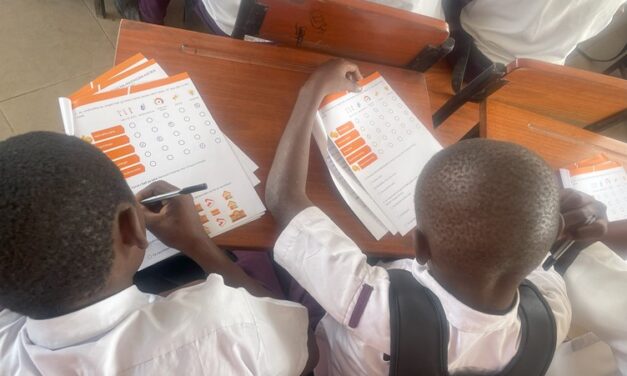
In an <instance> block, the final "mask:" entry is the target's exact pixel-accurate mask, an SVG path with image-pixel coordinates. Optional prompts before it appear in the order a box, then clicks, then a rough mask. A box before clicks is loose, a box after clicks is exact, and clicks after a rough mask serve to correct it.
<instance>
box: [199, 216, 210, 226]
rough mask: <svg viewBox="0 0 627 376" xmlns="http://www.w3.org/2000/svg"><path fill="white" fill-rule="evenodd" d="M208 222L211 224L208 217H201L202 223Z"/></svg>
mask: <svg viewBox="0 0 627 376" xmlns="http://www.w3.org/2000/svg"><path fill="white" fill-rule="evenodd" d="M207 222H209V218H207V216H206V215H201V216H200V223H202V224H205V223H207Z"/></svg>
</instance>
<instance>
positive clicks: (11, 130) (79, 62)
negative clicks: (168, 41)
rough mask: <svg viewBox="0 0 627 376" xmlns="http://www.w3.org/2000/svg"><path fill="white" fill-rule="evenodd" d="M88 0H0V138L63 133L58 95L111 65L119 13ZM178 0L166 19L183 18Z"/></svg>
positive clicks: (177, 22) (110, 6)
mask: <svg viewBox="0 0 627 376" xmlns="http://www.w3.org/2000/svg"><path fill="white" fill-rule="evenodd" d="M106 9H107V18H106V19H103V18H100V17H96V15H95V12H94V1H93V0H2V9H0V46H1V48H2V57H0V82H1V83H2V84H1V85H0V139H4V138H6V137H9V136H11V135H12V134H18V133H24V132H28V131H33V130H50V131H57V132H62V130H63V128H62V125H61V119H60V116H59V111H58V106H57V98H58V97H59V96H63V95H67V94H70V93H71V92H73V91H74V90H76V89H78V88H79V87H81V86H82V85H84V84H85V83H86V82H88V81H89V80H90V79H92V78H93V77H95V76H97V75H98V74H100V73H102V72H103V71H104V70H106V69H108V68H110V67H111V65H112V63H113V58H114V53H115V43H116V39H117V34H118V26H119V23H120V21H119V16H118V14H117V11H116V10H115V6H114V4H113V0H107V2H106ZM182 9H183V0H179V1H172V4H171V5H170V9H169V14H168V19H167V21H168V23H169V24H174V25H180V24H181V22H182Z"/></svg>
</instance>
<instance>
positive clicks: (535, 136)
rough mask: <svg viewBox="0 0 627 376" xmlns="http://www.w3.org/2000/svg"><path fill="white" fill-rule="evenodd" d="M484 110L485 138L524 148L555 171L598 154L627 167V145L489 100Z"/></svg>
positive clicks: (482, 123) (482, 121)
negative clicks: (535, 154) (542, 159)
mask: <svg viewBox="0 0 627 376" xmlns="http://www.w3.org/2000/svg"><path fill="white" fill-rule="evenodd" d="M482 107H483V108H482V119H481V132H482V137H487V138H490V139H495V140H502V141H509V142H514V143H517V144H519V145H522V146H525V147H527V148H529V149H531V150H533V151H535V152H536V153H538V154H539V155H540V156H542V158H544V159H545V160H546V161H547V163H548V164H549V165H551V167H553V168H559V167H564V166H565V165H568V164H570V163H572V162H576V161H579V160H582V159H584V158H588V157H591V156H594V155H596V154H599V153H605V154H606V155H607V156H608V157H610V158H611V159H613V160H615V161H617V162H621V163H623V165H624V166H627V144H626V143H624V142H620V141H618V140H614V139H612V138H609V137H605V136H601V135H599V134H597V133H593V132H590V131H587V130H585V129H581V128H579V127H577V126H574V125H571V124H567V123H564V122H561V121H558V120H555V119H553V118H551V117H548V116H545V115H542V114H538V113H535V112H531V111H528V110H526V109H521V108H518V107H515V106H512V105H509V104H505V103H502V102H498V101H493V100H491V99H490V98H488V100H487V103H486V104H484V105H483V106H482Z"/></svg>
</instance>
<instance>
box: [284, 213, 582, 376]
mask: <svg viewBox="0 0 627 376" xmlns="http://www.w3.org/2000/svg"><path fill="white" fill-rule="evenodd" d="M274 257H275V260H276V261H277V262H278V263H279V264H280V265H281V266H283V267H284V268H285V269H286V270H287V271H288V272H289V273H290V274H291V275H292V276H293V277H294V278H295V279H296V280H297V281H298V282H299V283H300V284H301V285H302V286H303V287H304V288H305V290H307V291H308V292H309V293H310V294H311V295H312V296H313V297H314V298H315V299H316V300H317V301H318V302H319V303H320V305H321V306H322V307H323V308H324V309H325V310H326V311H327V315H325V317H324V318H323V319H322V320H321V322H320V324H319V325H318V327H317V329H316V338H317V341H318V345H319V347H320V363H319V364H318V367H317V368H316V375H317V376H318V375H327V374H329V375H388V374H389V362H387V361H385V360H384V359H383V354H389V353H390V312H389V303H388V296H389V295H388V293H389V286H390V280H389V277H388V273H387V271H386V269H385V268H384V267H381V266H370V265H368V264H367V263H366V256H365V255H364V254H363V253H362V251H361V250H360V249H359V248H358V247H357V245H356V244H355V243H354V242H353V241H352V240H351V239H349V238H348V237H347V236H346V235H345V234H344V233H343V232H342V230H340V229H339V228H338V227H337V226H336V225H335V224H334V223H333V222H332V221H331V220H330V219H329V218H328V217H327V216H326V215H325V214H324V213H323V212H322V211H320V209H318V208H316V207H310V208H307V209H305V210H303V211H302V212H301V213H299V214H298V215H297V216H296V217H295V218H294V219H293V220H292V221H291V222H290V224H289V225H288V226H287V227H286V228H285V230H284V231H283V233H282V234H281V235H280V237H279V239H278V240H277V243H276V245H275V248H274ZM386 267H394V268H402V269H406V270H409V271H411V273H412V274H413V276H414V278H416V280H418V281H419V282H420V283H421V284H423V285H424V286H426V287H427V288H429V289H430V290H431V291H432V292H433V293H434V294H435V295H436V296H437V297H438V298H439V300H440V302H441V303H442V306H443V308H444V312H445V313H446V317H447V319H448V321H449V333H450V340H449V350H448V366H449V371H451V372H452V371H460V370H462V369H467V368H469V367H473V368H475V369H484V370H500V369H502V368H503V367H504V366H505V365H507V364H508V363H509V361H510V360H511V358H512V357H513V356H514V355H515V353H516V351H517V349H518V341H519V334H520V320H519V318H518V316H517V310H518V301H517V302H516V304H515V305H514V306H513V307H512V309H511V310H510V312H508V313H506V314H504V315H489V314H485V313H482V312H479V311H476V310H474V309H472V308H470V307H468V306H466V305H465V304H463V303H461V302H460V301H458V300H457V299H456V298H455V297H454V296H452V295H451V294H449V293H448V292H447V291H446V290H445V289H444V288H443V287H442V286H441V285H440V284H439V283H438V282H437V281H436V280H435V279H434V278H433V277H431V275H430V274H429V272H428V269H427V268H426V267H424V266H422V265H420V264H418V263H417V262H416V261H414V260H410V259H406V260H400V261H399V262H395V263H393V264H392V265H387V266H386ZM528 278H529V280H531V281H532V282H533V283H534V284H535V285H536V286H537V287H538V289H539V290H540V291H541V292H542V294H543V295H544V297H545V298H546V300H547V302H548V303H549V305H550V306H551V309H552V310H553V314H554V316H555V321H556V324H557V341H558V342H557V343H561V342H562V340H563V339H564V338H565V337H566V334H567V332H568V328H569V327H570V319H571V311H570V303H569V301H568V298H567V296H566V287H565V286H564V281H563V280H562V278H561V276H559V275H558V274H557V273H555V272H553V271H548V272H545V271H543V270H536V271H534V272H533V273H532V274H531V275H530V276H529V277H528Z"/></svg>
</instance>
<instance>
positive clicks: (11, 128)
mask: <svg viewBox="0 0 627 376" xmlns="http://www.w3.org/2000/svg"><path fill="white" fill-rule="evenodd" d="M0 114H2V118H3V119H4V122H5V123H7V125H8V126H9V130H10V131H11V134H15V129H14V128H13V125H11V122H10V121H9V118H8V117H7V115H6V114H5V113H4V111H2V109H1V108H0Z"/></svg>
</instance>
